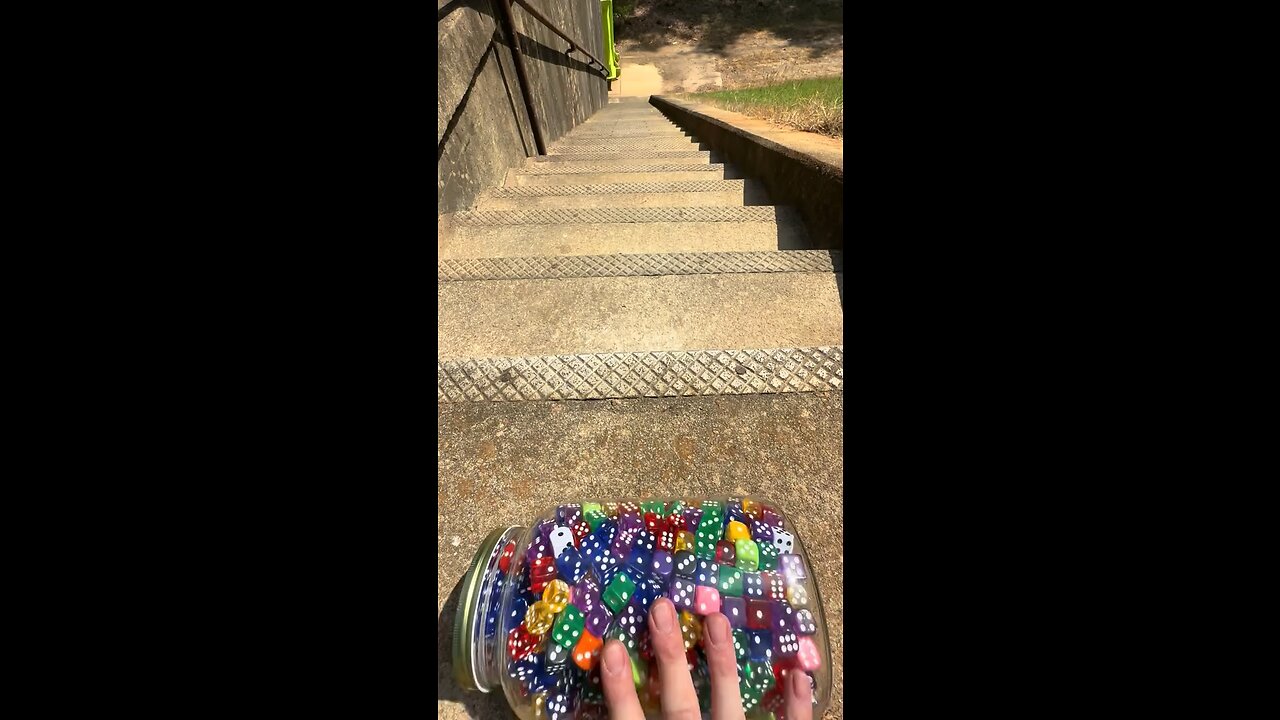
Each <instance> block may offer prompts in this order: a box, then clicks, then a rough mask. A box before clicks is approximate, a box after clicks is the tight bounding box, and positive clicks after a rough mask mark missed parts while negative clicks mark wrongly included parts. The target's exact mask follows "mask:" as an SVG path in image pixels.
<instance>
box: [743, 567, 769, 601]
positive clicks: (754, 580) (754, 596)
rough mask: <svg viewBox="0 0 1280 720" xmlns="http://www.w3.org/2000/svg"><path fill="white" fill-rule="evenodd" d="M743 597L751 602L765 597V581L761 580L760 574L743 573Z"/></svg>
mask: <svg viewBox="0 0 1280 720" xmlns="http://www.w3.org/2000/svg"><path fill="white" fill-rule="evenodd" d="M742 596H743V597H745V598H748V599H751V600H758V599H760V598H762V597H764V580H762V579H761V578H760V573H758V572H744V573H742Z"/></svg>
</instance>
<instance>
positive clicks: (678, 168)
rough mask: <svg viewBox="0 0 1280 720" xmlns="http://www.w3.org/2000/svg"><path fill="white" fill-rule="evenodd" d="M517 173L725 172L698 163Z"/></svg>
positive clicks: (556, 167)
mask: <svg viewBox="0 0 1280 720" xmlns="http://www.w3.org/2000/svg"><path fill="white" fill-rule="evenodd" d="M516 172H517V173H518V174H520V175H607V174H609V173H638V172H647V173H653V172H724V163H712V164H710V165H702V164H698V163H690V164H688V165H619V166H617V167H613V168H609V169H607V170H583V169H582V168H580V167H574V166H569V167H565V166H563V165H561V164H560V163H538V164H537V165H534V166H532V167H525V168H519V169H517V170H516Z"/></svg>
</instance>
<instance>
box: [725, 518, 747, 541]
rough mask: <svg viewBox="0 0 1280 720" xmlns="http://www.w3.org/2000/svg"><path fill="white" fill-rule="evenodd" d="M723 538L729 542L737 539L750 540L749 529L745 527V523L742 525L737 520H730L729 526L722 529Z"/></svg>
mask: <svg viewBox="0 0 1280 720" xmlns="http://www.w3.org/2000/svg"><path fill="white" fill-rule="evenodd" d="M724 539H725V540H728V541H729V542H737V541H739V540H750V539H751V531H750V530H748V529H747V526H746V525H743V524H742V523H740V522H738V521H737V520H730V521H729V527H728V528H727V529H726V530H725V531H724Z"/></svg>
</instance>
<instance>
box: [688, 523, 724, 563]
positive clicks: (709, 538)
mask: <svg viewBox="0 0 1280 720" xmlns="http://www.w3.org/2000/svg"><path fill="white" fill-rule="evenodd" d="M719 540H720V521H719V520H715V519H714V518H713V519H712V520H710V521H708V520H707V518H705V517H704V518H702V520H701V521H700V522H699V523H698V532H697V533H695V534H694V537H693V554H694V557H696V558H698V559H699V560H714V559H715V557H716V542H717V541H719Z"/></svg>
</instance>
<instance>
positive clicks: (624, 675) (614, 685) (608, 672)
mask: <svg viewBox="0 0 1280 720" xmlns="http://www.w3.org/2000/svg"><path fill="white" fill-rule="evenodd" d="M600 682H601V683H602V684H603V685H604V700H605V703H606V704H607V705H608V706H609V717H611V718H616V720H644V709H643V708H641V707H640V698H638V697H636V684H635V680H633V679H632V677H631V658H630V657H627V649H626V648H625V647H623V646H622V643H620V642H618V641H617V640H610V641H609V642H607V643H605V646H604V652H603V653H601V655H600Z"/></svg>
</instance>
